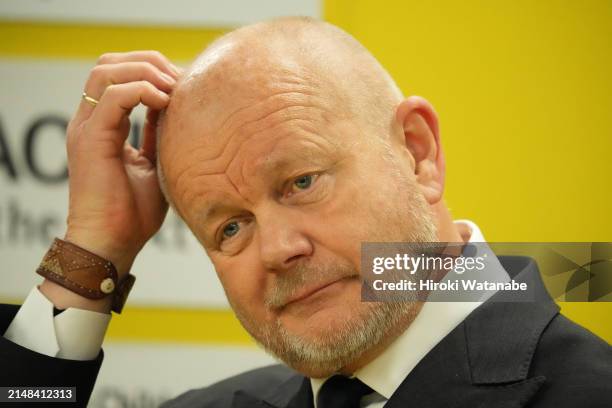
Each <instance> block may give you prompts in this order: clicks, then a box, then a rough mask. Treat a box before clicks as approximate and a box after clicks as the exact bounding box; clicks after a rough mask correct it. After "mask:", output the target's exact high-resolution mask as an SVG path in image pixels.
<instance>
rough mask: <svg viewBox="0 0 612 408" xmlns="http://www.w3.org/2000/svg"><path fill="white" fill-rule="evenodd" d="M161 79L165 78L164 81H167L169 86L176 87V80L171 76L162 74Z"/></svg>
mask: <svg viewBox="0 0 612 408" xmlns="http://www.w3.org/2000/svg"><path fill="white" fill-rule="evenodd" d="M161 77H162V78H163V80H164V81H166V82H167V83H168V84H169V85H174V84H175V83H176V80H175V79H174V78H172V77H171V76H170V75H168V74H166V73H164V72H162V73H161Z"/></svg>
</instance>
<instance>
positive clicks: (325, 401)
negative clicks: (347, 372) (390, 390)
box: [317, 375, 374, 408]
mask: <svg viewBox="0 0 612 408" xmlns="http://www.w3.org/2000/svg"><path fill="white" fill-rule="evenodd" d="M373 391H374V390H372V389H371V388H370V387H368V386H367V385H365V384H364V383H362V382H361V381H359V380H358V379H357V378H348V377H345V376H343V375H334V376H333V377H331V378H329V379H328V380H327V381H325V382H324V383H323V386H322V387H321V389H320V390H319V395H318V396H317V408H359V401H360V400H361V398H362V397H363V396H364V395H367V394H370V393H371V392H373Z"/></svg>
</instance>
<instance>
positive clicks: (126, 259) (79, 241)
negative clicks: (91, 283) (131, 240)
mask: <svg viewBox="0 0 612 408" xmlns="http://www.w3.org/2000/svg"><path fill="white" fill-rule="evenodd" d="M63 239H64V241H68V242H70V243H71V244H74V245H77V246H79V247H81V248H83V249H85V250H86V251H89V252H91V253H92V254H95V255H97V256H99V257H100V258H104V259H106V260H108V261H110V262H111V263H112V264H113V266H114V267H115V269H116V270H117V275H118V279H119V281H121V280H122V279H123V278H124V277H125V276H127V274H128V273H129V272H130V269H131V268H132V264H133V263H134V260H135V259H136V255H137V254H138V250H136V249H132V248H126V246H122V245H117V244H116V243H115V242H113V241H112V240H108V239H105V238H102V237H101V236H100V235H99V234H91V233H89V232H87V231H78V230H77V231H75V230H70V229H69V230H67V231H66V234H65V235H64V238H63Z"/></svg>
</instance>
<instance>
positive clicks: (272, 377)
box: [162, 364, 299, 408]
mask: <svg viewBox="0 0 612 408" xmlns="http://www.w3.org/2000/svg"><path fill="white" fill-rule="evenodd" d="M295 376H299V374H297V373H296V372H295V371H293V370H291V369H290V368H288V367H286V366H284V365H280V364H278V365H271V366H266V367H261V368H257V369H255V370H251V371H247V372H244V373H241V374H238V375H236V376H233V377H230V378H227V379H225V380H222V381H219V382H217V383H215V384H212V385H209V386H208V387H204V388H199V389H194V390H190V391H187V392H186V393H184V394H182V395H179V396H178V397H177V398H175V399H173V400H170V401H168V402H166V403H164V404H163V405H162V407H163V408H196V407H206V408H215V407H229V406H231V404H232V399H233V397H234V393H235V392H236V391H238V390H243V391H246V392H248V393H250V394H252V395H256V396H263V395H264V394H266V392H269V391H270V390H271V389H274V388H276V387H277V386H279V385H281V384H282V383H284V382H286V381H288V380H290V379H291V378H292V377H295Z"/></svg>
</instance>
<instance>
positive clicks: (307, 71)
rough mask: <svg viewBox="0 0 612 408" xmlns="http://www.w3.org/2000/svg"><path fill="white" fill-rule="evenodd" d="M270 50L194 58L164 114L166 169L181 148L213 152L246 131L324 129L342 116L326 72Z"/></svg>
mask: <svg viewBox="0 0 612 408" xmlns="http://www.w3.org/2000/svg"><path fill="white" fill-rule="evenodd" d="M219 52H224V53H229V52H235V51H234V50H230V51H228V50H224V51H219ZM274 52H275V51H273V50H264V51H262V52H259V53H256V52H253V53H242V54H241V55H240V57H236V58H227V55H226V56H225V58H221V56H220V55H213V56H211V57H210V58H209V59H207V58H203V59H201V60H199V61H196V63H195V64H194V66H193V67H192V69H191V70H190V72H189V74H187V75H186V76H185V77H184V78H183V79H182V80H181V81H180V83H179V85H178V87H177V88H176V89H175V91H173V94H172V97H171V102H170V105H169V107H168V109H167V111H166V114H165V117H164V121H163V122H164V123H163V125H162V128H163V129H162V132H161V133H162V140H161V143H160V157H161V161H162V166H164V169H165V170H166V168H167V167H172V166H173V164H174V163H175V162H176V160H170V158H171V157H176V156H177V155H179V154H180V152H181V151H185V150H191V149H194V148H202V149H206V150H207V151H208V152H209V155H208V156H209V157H210V158H214V157H216V156H219V155H221V153H222V151H223V150H224V149H226V148H227V147H228V146H231V145H232V144H233V143H239V142H241V141H242V140H244V139H245V138H248V137H252V136H257V137H260V138H265V137H267V136H270V135H272V134H278V133H279V132H281V133H282V132H283V131H287V128H291V127H292V126H289V125H293V127H295V125H297V124H298V122H300V121H301V125H302V126H301V127H302V128H311V129H310V130H311V131H315V130H314V129H312V127H315V126H317V127H319V128H323V129H319V130H317V131H325V129H324V128H325V127H326V126H328V125H331V124H333V122H335V121H337V120H340V119H342V118H343V117H344V116H345V112H343V110H342V109H341V106H342V103H341V98H342V96H341V95H340V93H339V92H338V91H337V90H336V89H335V88H334V86H333V85H330V84H329V83H327V81H326V79H325V77H323V76H321V75H317V74H316V73H315V72H314V70H313V69H312V67H307V66H304V65H302V64H300V62H299V61H298V60H297V59H296V58H280V57H279V56H270V55H269V54H270V53H274ZM213 54H214V53H213ZM283 128H285V129H283ZM298 128H299V126H298ZM272 130H276V131H275V132H272ZM168 170H169V172H170V173H171V171H172V170H171V169H168ZM170 176H171V174H167V177H170Z"/></svg>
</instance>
